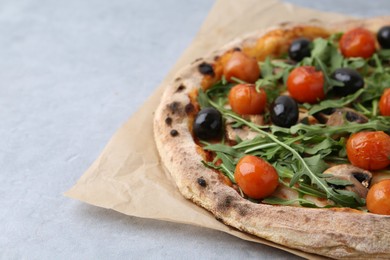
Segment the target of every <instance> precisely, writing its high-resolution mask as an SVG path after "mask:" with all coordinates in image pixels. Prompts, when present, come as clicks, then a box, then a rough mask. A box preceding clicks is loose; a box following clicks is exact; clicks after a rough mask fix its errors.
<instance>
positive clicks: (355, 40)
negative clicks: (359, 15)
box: [339, 28, 375, 58]
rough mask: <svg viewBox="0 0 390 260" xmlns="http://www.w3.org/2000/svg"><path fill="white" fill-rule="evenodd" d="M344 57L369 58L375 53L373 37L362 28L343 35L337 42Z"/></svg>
mask: <svg viewBox="0 0 390 260" xmlns="http://www.w3.org/2000/svg"><path fill="white" fill-rule="evenodd" d="M339 45H340V50H341V53H342V54H343V56H344V57H348V58H350V57H361V58H370V57H371V56H372V55H373V54H374V53H375V37H374V35H373V34H372V33H371V32H370V31H368V30H367V29H364V28H355V29H352V30H350V31H348V32H346V33H344V34H343V36H342V37H341V39H340V42H339Z"/></svg>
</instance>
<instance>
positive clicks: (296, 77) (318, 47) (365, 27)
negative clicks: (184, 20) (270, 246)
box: [154, 18, 390, 258]
mask: <svg viewBox="0 0 390 260" xmlns="http://www.w3.org/2000/svg"><path fill="white" fill-rule="evenodd" d="M154 133H155V141H156V145H157V148H158V151H159V153H160V156H161V161H162V163H163V165H164V166H165V167H166V169H167V171H168V172H169V173H170V174H171V176H172V179H173V180H174V181H175V183H176V185H177V187H178V189H179V190H180V192H181V193H182V195H183V196H184V197H185V198H187V199H189V200H191V201H192V202H194V203H196V204H197V205H199V206H201V207H203V208H205V209H206V210H208V211H210V212H211V213H212V214H213V215H214V216H215V218H216V219H217V220H219V221H221V222H223V223H225V224H226V225H229V226H231V227H234V228H236V229H238V230H241V231H243V232H247V233H249V234H253V235H255V236H258V237H260V238H264V239H267V240H270V241H273V242H275V243H278V244H281V245H285V246H287V247H290V248H294V249H298V250H302V251H305V252H309V253H314V254H319V255H323V256H326V257H332V258H363V257H365V258H366V257H368V258H389V257H390V232H389V231H390V173H389V168H390V167H389V166H390V136H389V134H390V18H375V19H367V20H354V21H345V22H343V23H337V24H322V23H319V22H315V23H313V22H312V23H307V24H292V23H284V24H281V25H279V26H275V27H273V28H270V29H267V30H263V31H260V32H255V33H252V34H250V35H247V36H243V37H241V38H239V39H236V40H234V41H232V42H230V43H228V44H227V45H225V46H224V47H222V48H220V49H219V50H218V51H215V52H213V53H211V54H210V55H207V56H205V57H204V58H199V59H197V60H195V61H194V62H192V63H191V64H189V65H188V66H187V67H185V68H182V70H181V71H180V72H179V73H178V74H177V75H176V77H175V78H174V80H172V81H171V82H170V83H169V84H168V85H167V86H166V89H165V92H164V94H163V96H162V98H161V102H160V104H159V106H158V108H157V110H156V111H155V116H154Z"/></svg>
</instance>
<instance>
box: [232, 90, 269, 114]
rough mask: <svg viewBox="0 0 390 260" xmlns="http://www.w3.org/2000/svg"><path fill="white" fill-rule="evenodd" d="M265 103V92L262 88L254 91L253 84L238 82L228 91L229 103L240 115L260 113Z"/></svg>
mask: <svg viewBox="0 0 390 260" xmlns="http://www.w3.org/2000/svg"><path fill="white" fill-rule="evenodd" d="M266 103H267V94H266V93H265V91H264V90H263V89H260V92H257V91H256V88H255V85H254V84H238V85H236V86H234V87H233V88H232V89H231V90H230V92H229V104H230V106H231V107H232V110H233V111H234V112H236V113H237V114H240V115H254V114H261V113H262V112H263V111H264V108H265V105H266Z"/></svg>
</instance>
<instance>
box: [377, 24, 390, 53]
mask: <svg viewBox="0 0 390 260" xmlns="http://www.w3.org/2000/svg"><path fill="white" fill-rule="evenodd" d="M376 38H377V39H378V42H379V44H380V45H381V47H382V48H383V49H390V26H383V27H382V28H381V29H380V30H379V31H378V33H377V34H376Z"/></svg>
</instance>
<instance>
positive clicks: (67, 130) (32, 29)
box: [0, 0, 390, 259]
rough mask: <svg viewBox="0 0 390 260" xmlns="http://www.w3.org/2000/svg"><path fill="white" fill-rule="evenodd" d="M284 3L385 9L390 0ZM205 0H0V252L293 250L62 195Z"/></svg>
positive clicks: (100, 254)
mask: <svg viewBox="0 0 390 260" xmlns="http://www.w3.org/2000/svg"><path fill="white" fill-rule="evenodd" d="M289 2H292V3H295V4H299V5H303V6H307V7H312V8H316V7H317V8H320V9H322V10H328V11H340V12H344V13H348V14H352V15H364V16H370V15H384V14H388V10H390V2H389V1H385V0H382V1H378V0H376V1H366V0H361V1H357V0H356V1H346V0H344V1H342V0H337V1H333V0H332V1H311V0H306V1H304V0H300V1H299V0H290V1H289ZM212 4H213V1H211V0H201V1H200V0H191V1H181V0H164V1H152V0H147V1H146V0H133V1H125V0H111V1H106V0H93V1H79V0H68V1H55V0H42V1H37V0H35V1H34V0H20V1H14V0H2V1H0V136H1V145H0V169H1V172H0V173H1V174H0V183H1V185H0V258H1V259H19V258H24V259H53V258H56V259H128V258H149V259H151V258H192V259H198V258H213V259H237V258H262V259H265V258H289V259H290V258H292V256H291V255H289V254H286V253H284V252H282V251H279V250H275V249H272V248H269V247H266V246H262V245H258V244H254V243H250V242H245V241H242V240H240V239H237V238H235V237H232V236H230V235H227V234H224V233H221V232H217V231H212V230H208V229H203V228H198V227H192V226H187V225H179V224H172V223H167V222H161V221H154V220H146V219H139V218H134V217H128V216H125V215H122V214H119V213H116V212H113V211H110V210H105V209H100V208H97V207H93V206H89V205H86V204H83V203H80V202H77V201H74V200H71V199H68V198H65V197H63V196H62V193H63V192H64V191H65V190H67V189H68V188H69V187H71V186H72V185H73V184H74V183H75V182H76V180H77V179H78V178H79V177H80V176H81V175H82V173H83V172H84V171H85V170H86V169H87V168H88V166H89V165H90V164H91V163H92V162H93V161H94V159H95V158H96V157H97V156H98V154H99V153H100V151H101V150H102V149H103V147H104V146H105V144H106V143H107V141H108V140H109V138H110V137H111V136H112V135H113V133H114V132H115V131H116V130H117V129H118V128H119V127H120V125H121V124H122V123H123V122H125V121H126V120H127V118H128V117H129V116H130V115H131V114H132V113H134V112H135V111H136V110H137V108H138V107H140V105H141V104H142V103H143V101H144V100H145V99H146V98H147V97H148V96H149V95H150V94H151V93H152V92H153V89H154V87H155V86H157V85H158V83H159V82H160V81H161V80H162V79H163V77H164V75H165V74H166V73H167V72H168V71H169V69H170V67H171V66H172V65H173V64H174V63H175V61H176V59H177V58H178V57H179V56H180V55H181V53H182V52H183V50H184V49H185V47H186V46H188V44H189V43H190V42H191V39H192V38H193V37H194V35H195V33H196V32H197V29H198V28H199V26H200V25H201V23H202V21H203V19H204V18H205V17H206V15H207V13H208V10H209V9H210V8H211V6H212Z"/></svg>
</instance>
